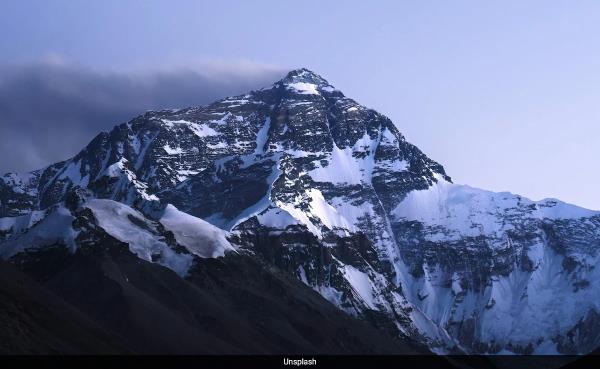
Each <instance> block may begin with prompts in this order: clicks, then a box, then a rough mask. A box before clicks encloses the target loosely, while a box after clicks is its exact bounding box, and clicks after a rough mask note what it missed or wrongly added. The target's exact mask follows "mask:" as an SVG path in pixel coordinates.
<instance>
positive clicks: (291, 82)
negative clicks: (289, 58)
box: [275, 68, 343, 96]
mask: <svg viewBox="0 0 600 369" xmlns="http://www.w3.org/2000/svg"><path fill="white" fill-rule="evenodd" d="M275 86H283V87H284V88H285V89H286V90H288V91H290V92H292V93H296V94H299V95H320V94H321V93H324V94H331V93H333V92H334V91H335V92H337V94H338V95H340V96H343V95H342V94H341V92H339V91H337V90H336V89H335V87H333V86H332V85H331V84H330V83H329V82H327V80H326V79H324V78H323V77H321V76H320V75H318V74H317V73H315V72H313V71H311V70H308V69H306V68H300V69H295V70H292V71H290V72H289V73H288V74H287V75H286V76H285V77H284V78H283V79H281V80H280V81H279V82H277V83H275Z"/></svg>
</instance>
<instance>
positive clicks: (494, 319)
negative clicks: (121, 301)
mask: <svg viewBox="0 0 600 369" xmlns="http://www.w3.org/2000/svg"><path fill="white" fill-rule="evenodd" d="M81 214H83V215H84V218H82V215H81ZM0 217H2V218H1V219H0V240H3V241H2V242H3V243H2V244H0V255H2V256H3V257H4V258H8V259H11V260H13V259H15V258H18V257H19V255H22V254H23V253H26V252H27V250H30V249H39V248H43V247H44V246H45V245H47V244H51V243H52V244H55V243H56V242H59V243H63V244H65V245H67V246H68V247H70V248H71V249H72V250H76V249H78V248H80V247H83V246H82V241H81V240H80V239H79V238H78V237H79V235H81V234H82V232H81V230H80V228H81V227H84V228H85V227H87V222H86V221H85V219H86V218H85V217H87V219H88V221H89V222H91V220H92V219H93V220H94V222H95V224H97V225H99V226H100V227H101V228H102V229H104V230H105V231H106V232H107V233H108V234H110V235H111V236H112V237H114V238H116V239H118V240H119V241H121V242H125V243H127V244H128V245H129V249H130V250H131V251H132V252H133V253H135V254H136V255H137V256H138V257H140V258H142V259H145V260H147V261H150V262H155V263H159V264H162V265H163V266H166V267H168V268H171V269H173V270H175V271H176V272H177V273H178V274H179V275H180V276H182V277H184V278H185V277H186V275H187V273H189V270H190V268H193V265H194V260H196V259H197V258H212V257H219V256H223V255H227V254H228V253H230V252H234V253H242V254H244V253H247V254H251V255H254V256H256V257H259V258H261V259H262V260H264V261H265V262H266V263H267V264H268V265H273V266H276V267H277V268H278V269H283V270H285V271H287V272H288V273H289V274H291V275H293V276H295V277H297V278H298V279H299V280H300V281H302V282H303V283H304V284H305V285H307V286H309V287H311V288H312V289H314V290H315V291H317V292H318V293H320V294H321V295H322V296H323V297H325V298H326V299H327V300H329V301H330V302H332V303H333V304H335V305H336V306H337V307H339V308H340V309H342V310H344V311H345V312H347V313H349V314H351V315H354V316H356V317H358V318H360V319H364V320H366V321H368V322H370V323H371V324H373V325H374V326H376V327H378V328H381V329H383V330H385V331H387V332H389V333H391V334H393V335H395V336H397V337H404V338H408V339H412V340H417V341H419V342H423V343H425V344H427V345H428V346H429V347H430V348H431V349H433V350H434V351H437V352H467V353H504V352H514V353H553V352H559V353H584V352H588V351H591V350H593V349H594V348H596V347H598V346H600V320H599V319H598V312H599V311H600V307H599V306H598V303H597V301H600V299H598V298H597V297H599V296H598V295H599V294H600V289H599V288H598V287H595V284H594V283H593V282H594V281H595V280H598V276H596V274H597V273H598V271H597V268H595V266H596V265H597V263H598V257H597V250H598V249H599V248H600V213H598V212H594V211H589V210H585V209H581V208H578V207H575V206H572V205H568V204H565V203H561V202H560V201H557V200H543V201H539V202H534V201H530V200H528V199H526V198H523V197H521V196H518V195H513V194H510V193H492V192H487V191H484V190H479V189H474V188H471V187H468V186H460V185H455V184H453V183H452V182H451V179H450V177H449V176H448V175H447V174H446V173H445V171H444V168H443V167H442V166H441V165H440V164H438V163H436V162H435V161H433V160H431V159H429V158H428V157H427V156H426V155H425V154H423V153H422V152H421V151H420V150H419V149H418V148H417V147H415V146H414V145H412V144H410V143H408V142H407V141H406V140H405V138H404V137H403V136H402V134H401V133H400V132H399V131H398V129H397V128H396V125H394V124H393V123H392V122H391V121H390V120H389V119H388V118H386V117H385V116H383V115H381V114H379V113H377V112H375V111H373V110H371V109H368V108H365V107H363V106H361V105H359V104H358V103H356V102H355V101H354V100H352V99H350V98H347V97H345V96H344V95H343V93H342V92H340V91H338V90H336V89H335V88H334V87H333V86H331V85H330V84H329V83H328V82H327V81H326V80H324V79H323V78H321V77H320V76H318V75H316V74H315V73H313V72H311V71H308V70H306V69H300V70H295V71H292V72H290V73H289V74H288V75H287V76H286V77H285V78H284V79H282V80H281V81H278V82H276V83H275V84H273V85H272V86H269V87H267V88H263V89H261V90H258V91H252V92H250V93H248V94H246V95H243V96H237V97H232V98H227V99H224V100H221V101H218V102H215V103H213V104H211V105H208V106H205V107H197V108H187V109H181V110H174V111H157V112H148V113H146V114H144V115H142V116H139V117H137V118H135V119H133V120H132V121H130V122H128V123H126V124H122V125H119V126H117V127H115V128H114V129H113V130H112V131H111V132H109V133H101V134H99V135H98V136H97V137H96V138H95V139H94V140H93V141H92V142H91V143H90V144H89V145H88V146H87V147H86V148H85V149H84V150H82V151H81V152H80V153H79V154H78V155H76V156H75V157H73V158H72V159H69V160H67V161H64V162H61V163H57V164H54V165H51V166H49V167H47V168H45V169H42V170H38V171H34V172H32V173H29V174H26V175H17V174H7V175H5V176H4V177H3V178H2V181H0ZM82 219H84V220H82ZM78 227H79V228H78ZM90 243H93V242H91V241H90Z"/></svg>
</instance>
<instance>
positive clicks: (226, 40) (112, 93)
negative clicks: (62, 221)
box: [0, 0, 600, 210]
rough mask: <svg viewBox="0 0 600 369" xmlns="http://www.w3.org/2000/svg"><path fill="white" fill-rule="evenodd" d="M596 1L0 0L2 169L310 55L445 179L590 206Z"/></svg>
mask: <svg viewBox="0 0 600 369" xmlns="http://www.w3.org/2000/svg"><path fill="white" fill-rule="evenodd" d="M598 35H600V2H597V1H577V2H574V1H560V0H557V1H552V2H547V1H485V2H481V1H451V2H450V1H427V0H422V1H377V2H366V1H327V2H324V1H301V2H300V1H296V2H292V1H260V0H257V1H218V2H217V1H177V0H173V1H117V0H114V1H111V0H109V1H102V2H83V1H60V0H55V1H28V0H20V1H13V0H4V1H2V3H1V4H0V145H1V146H0V172H6V171H23V170H31V169H36V168H38V167H41V166H44V165H47V164H49V163H51V162H54V161H57V160H62V159H66V158H67V157H69V156H71V155H73V154H75V153H76V152H77V151H78V149H80V148H82V147H83V146H84V145H85V144H86V143H87V142H88V141H89V140H90V139H91V138H92V137H93V136H94V135H95V134H97V133H98V132H99V131H100V130H107V129H110V127H112V126H113V125H114V124H117V123H121V122H123V121H127V120H128V119H129V118H131V117H133V116H135V115H137V114H139V113H141V112H143V111H145V110H148V109H159V108H171V107H182V106H190V105H202V104H206V103H209V102H210V101H212V100H215V99H218V98H221V97H225V96H228V95H232V94H237V93H242V92H244V91H246V90H250V89H254V88H259V87H262V86H265V85H268V84H270V83H271V82H274V81H275V80H277V79H279V78H280V77H281V76H282V75H283V74H285V71H287V70H290V69H294V68H298V67H306V68H309V69H311V70H313V71H315V72H317V73H318V74H320V75H322V76H323V77H325V78H326V79H327V80H328V81H329V82H330V83H332V84H333V85H334V86H336V87H337V88H338V89H340V90H342V91H343V92H344V93H345V95H346V96H349V97H352V98H354V99H355V100H357V101H358V102H359V103H361V104H363V105H366V106H368V107H370V108H374V109H376V110H377V111H379V112H381V113H383V114H385V115H387V116H388V117H390V118H391V119H392V120H393V121H394V122H395V124H396V125H397V126H398V128H399V129H400V131H401V132H402V133H403V134H404V135H405V137H406V138H407V140H408V141H410V142H412V143H414V144H415V145H417V146H418V147H419V148H420V149H421V150H423V151H424V152H425V153H426V154H427V155H428V156H429V157H431V158H432V159H434V160H436V161H438V162H440V163H441V164H442V165H444V167H445V168H446V171H447V172H448V174H449V175H450V176H451V177H452V179H453V181H454V182H455V183H461V184H469V185H471V186H473V187H480V188H484V189H489V190H493V191H510V192H513V193H518V194H521V195H524V196H526V197H529V198H531V199H534V200H540V199H542V198H547V197H553V198H559V199H561V200H563V201H567V202H570V203H574V204H577V205H580V206H584V207H587V208H591V209H598V210H600V193H599V191H598V190H597V188H598V187H599V186H598V184H599V183H600V170H599V169H600V166H599V165H598V164H599V162H600V38H599V37H598Z"/></svg>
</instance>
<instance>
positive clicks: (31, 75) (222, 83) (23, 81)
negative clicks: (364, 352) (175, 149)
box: [0, 63, 284, 174]
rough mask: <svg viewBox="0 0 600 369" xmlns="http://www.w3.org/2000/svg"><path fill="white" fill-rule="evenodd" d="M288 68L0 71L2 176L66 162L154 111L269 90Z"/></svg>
mask: <svg viewBox="0 0 600 369" xmlns="http://www.w3.org/2000/svg"><path fill="white" fill-rule="evenodd" d="M283 74H284V71H283V70H282V69H279V68H274V67H269V66H262V65H256V64H248V63H245V64H244V63H242V64H225V65H219V64H218V63H212V64H207V65H205V66H204V67H199V68H197V69H195V70H192V69H190V68H175V69H173V68H172V69H170V70H166V71H165V70H163V71H160V72H145V73H135V72H132V73H101V72H97V71H93V70H90V69H86V68H81V67H75V66H69V65H62V64H56V63H55V64H36V65H28V66H4V67H1V68H0V174H1V173H5V172H8V171H28V170H33V169H37V168H41V167H43V166H45V165H48V164H50V163H53V162H56V161H60V160H64V159H67V158H69V157H71V156H73V155H74V154H75V153H77V152H78V151H79V150H80V149H81V148H83V146H85V144H86V143H87V142H88V141H90V140H91V139H92V138H93V137H94V136H95V135H96V134H98V133H99V132H100V131H103V130H108V129H110V128H111V127H112V126H114V125H116V124H119V123H122V122H125V121H128V120H129V119H131V118H133V117H134V116H136V115H139V114H140V113H143V112H144V111H146V110H151V109H166V108H181V107H187V106H197V105H204V104H207V103H210V102H212V101H214V100H216V99H219V98H222V97H226V96H230V95H235V94H241V93H244V92H246V91H249V90H251V89H256V88H259V87H263V86H266V85H269V84H270V83H272V82H274V81H275V80H277V79H279V78H280V77H281V76H282V75H283Z"/></svg>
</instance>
